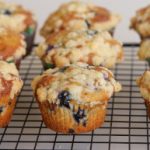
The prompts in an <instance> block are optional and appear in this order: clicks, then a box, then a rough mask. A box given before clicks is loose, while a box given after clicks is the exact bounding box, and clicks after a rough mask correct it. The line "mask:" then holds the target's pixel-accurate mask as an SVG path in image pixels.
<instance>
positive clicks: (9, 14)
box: [0, 0, 37, 54]
mask: <svg viewBox="0 0 150 150" xmlns="http://www.w3.org/2000/svg"><path fill="white" fill-rule="evenodd" d="M36 26H37V23H36V21H35V18H34V16H33V14H32V13H31V12H30V11H29V10H27V9H25V8H23V7H22V6H20V5H17V4H12V3H6V2H4V1H2V0H0V27H6V28H11V29H12V30H15V31H16V32H19V33H23V34H24V35H25V40H26V43H27V50H28V51H27V54H29V53H30V51H31V47H32V44H33V40H34V36H35V31H36Z"/></svg>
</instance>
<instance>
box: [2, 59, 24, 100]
mask: <svg viewBox="0 0 150 150" xmlns="http://www.w3.org/2000/svg"><path fill="white" fill-rule="evenodd" d="M22 85H23V82H22V80H21V79H20V77H19V73H18V71H17V69H16V67H15V65H14V64H13V63H11V64H9V63H6V62H4V61H0V96H1V97H3V96H9V97H10V99H13V98H14V97H15V96H16V95H17V94H18V93H19V92H20V90H21V88H22Z"/></svg>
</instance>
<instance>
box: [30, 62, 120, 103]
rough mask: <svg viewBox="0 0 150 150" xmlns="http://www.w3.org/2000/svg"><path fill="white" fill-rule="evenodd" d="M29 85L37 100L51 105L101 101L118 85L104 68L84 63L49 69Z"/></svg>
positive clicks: (116, 88)
mask: <svg viewBox="0 0 150 150" xmlns="http://www.w3.org/2000/svg"><path fill="white" fill-rule="evenodd" d="M32 88H33V90H34V93H35V95H36V97H37V99H38V100H39V101H40V102H44V101H47V100H48V101H49V103H50V104H51V103H53V104H58V105H60V104H62V103H64V104H65V103H77V104H83V105H86V104H87V105H88V104H89V105H92V106H93V105H97V104H103V103H105V102H107V101H108V100H109V98H110V97H111V96H112V94H113V93H114V92H117V91H120V90H121V85H120V84H119V83H118V82H117V81H116V80H115V79H114V77H113V75H112V73H111V72H110V71H109V70H108V69H106V68H104V67H94V66H88V65H86V64H78V65H70V66H67V67H63V68H55V69H49V70H47V71H46V72H44V74H43V75H41V76H38V77H36V78H35V79H34V80H33V81H32Z"/></svg>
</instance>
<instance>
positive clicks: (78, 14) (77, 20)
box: [41, 1, 121, 38]
mask: <svg viewBox="0 0 150 150" xmlns="http://www.w3.org/2000/svg"><path fill="white" fill-rule="evenodd" d="M120 19H121V17H120V16H119V15H118V14H114V13H112V12H110V11H109V10H107V9H106V8H103V7H100V6H96V5H93V4H88V3H84V2H81V1H71V2H68V3H65V4H63V5H61V6H60V7H59V8H58V10H56V11H55V12H54V13H53V14H51V15H50V16H49V17H48V18H47V20H46V22H45V23H44V25H43V27H42V29H41V35H42V36H44V37H45V38H47V37H48V36H49V35H50V34H51V33H54V32H59V31H60V30H68V29H71V30H87V29H94V30H100V31H109V32H110V33H113V30H114V28H115V27H116V25H117V24H118V23H119V21H120Z"/></svg>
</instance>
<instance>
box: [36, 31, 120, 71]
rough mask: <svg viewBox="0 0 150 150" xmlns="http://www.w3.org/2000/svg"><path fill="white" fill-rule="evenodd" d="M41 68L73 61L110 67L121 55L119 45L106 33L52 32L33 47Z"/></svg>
mask: <svg viewBox="0 0 150 150" xmlns="http://www.w3.org/2000/svg"><path fill="white" fill-rule="evenodd" d="M36 55H37V56H38V57H39V58H40V59H41V61H42V63H43V66H44V68H45V69H48V68H53V67H63V66H66V65H69V64H74V63H77V62H84V63H87V64H89V65H94V66H100V65H101V66H105V67H108V68H111V67H114V66H115V64H116V63H118V62H121V60H122V58H123V48H122V44H121V43H120V42H119V41H117V40H115V39H114V38H112V37H111V35H110V34H109V33H108V32H99V31H96V30H86V31H83V30H80V31H79V30H78V31H67V30H63V31H61V32H59V33H54V34H51V35H50V36H49V38H47V40H46V41H45V42H43V43H41V44H40V45H39V46H38V47H37V48H36Z"/></svg>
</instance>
